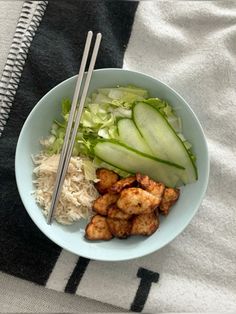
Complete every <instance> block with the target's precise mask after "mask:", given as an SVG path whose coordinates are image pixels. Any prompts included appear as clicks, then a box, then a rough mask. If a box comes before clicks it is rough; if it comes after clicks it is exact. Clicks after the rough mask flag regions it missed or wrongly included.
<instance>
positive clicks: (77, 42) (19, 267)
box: [0, 0, 138, 290]
mask: <svg viewBox="0 0 236 314" xmlns="http://www.w3.org/2000/svg"><path fill="white" fill-rule="evenodd" d="M137 5H138V3H137V2H133V1H129V2H123V1H120V2H119V1H112V2H109V1H93V2H90V1H89V2H86V1H74V0H64V1H52V0H51V1H49V3H48V7H47V10H46V13H45V16H44V18H43V20H42V22H41V25H40V27H39V29H38V31H37V33H36V36H35V38H34V40H33V42H32V44H31V46H30V49H29V54H28V58H27V61H26V64H25V67H24V70H23V73H22V77H21V80H20V84H19V87H18V91H17V94H16V97H15V100H14V103H13V105H12V109H11V112H10V117H9V120H8V122H7V124H6V126H5V129H4V132H3V135H2V137H1V141H0V204H1V205H0V252H1V253H0V270H1V271H4V272H7V273H9V274H12V275H15V276H18V277H21V278H24V279H27V280H30V281H33V282H35V283H38V284H41V285H45V283H46V282H47V279H48V277H49V275H50V273H51V271H52V269H53V267H54V265H55V262H56V261H57V258H58V256H59V254H60V251H61V249H60V248H59V247H58V246H57V245H55V244H53V243H52V242H51V241H50V240H48V239H47V238H46V237H45V236H44V235H43V234H42V233H41V232H40V231H39V230H38V228H37V227H36V226H35V225H34V224H33V222H32V221H31V219H30V218H29V216H28V215H27V213H26V211H25V209H24V206H23V204H22V202H21V200H20V197H19V195H18V191H17V188H16V183H15V175H14V157H15V148H16V143H17V139H18V136H19V133H20V130H21V128H22V125H23V123H24V121H25V119H26V117H27V116H28V114H29V112H30V111H31V109H32V108H33V107H34V105H35V104H36V103H37V102H38V100H39V99H40V98H41V97H42V96H43V95H44V94H45V93H46V92H47V91H49V90H50V89H51V88H52V87H53V86H55V85H56V84H58V83H59V82H61V81H62V80H64V79H66V78H68V77H70V76H72V75H74V74H75V73H77V71H78V68H79V62H80V59H81V55H82V50H83V46H84V40H85V35H86V33H87V31H88V30H90V29H91V30H93V31H94V32H97V31H100V32H101V33H102V34H103V41H102V45H101V50H100V52H99V57H98V60H97V64H96V67H97V68H102V67H122V64H123V56H124V52H125V49H126V46H127V44H128V41H129V37H130V33H131V29H132V24H133V20H134V15H135V11H136V8H137ZM42 123H43V122H42ZM72 279H73V278H72ZM72 279H71V280H72ZM68 285H69V283H68ZM71 286H72V285H71ZM68 289H69V288H68ZM70 289H71V288H70ZM70 289H69V290H70Z"/></svg>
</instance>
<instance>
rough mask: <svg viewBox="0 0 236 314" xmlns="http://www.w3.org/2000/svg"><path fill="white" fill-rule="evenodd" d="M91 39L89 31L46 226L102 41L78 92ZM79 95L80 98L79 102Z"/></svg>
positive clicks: (98, 38)
mask: <svg viewBox="0 0 236 314" xmlns="http://www.w3.org/2000/svg"><path fill="white" fill-rule="evenodd" d="M92 37H93V32H92V31H89V32H88V34H87V39H86V43H85V47H84V52H83V57H82V61H81V65H80V70H79V74H78V79H77V83H76V87H75V91H74V96H73V100H72V105H71V110H70V115H69V119H68V125H67V128H66V134H65V138H64V142H63V147H62V151H61V155H60V160H59V165H58V169H57V174H56V181H55V186H54V191H53V194H52V201H51V206H50V209H49V213H48V217H47V223H48V224H51V222H52V217H53V212H54V210H55V208H56V207H57V204H58V201H59V197H60V194H61V190H62V187H63V183H64V180H65V176H66V172H67V169H68V166H69V163H70V158H71V154H72V151H73V147H74V142H75V137H76V134H77V130H78V127H79V123H80V119H81V115H82V112H83V108H84V103H85V100H86V96H87V93H88V88H89V84H90V80H91V76H92V72H93V69H94V66H95V62H96V59H97V54H98V50H99V46H100V42H101V39H102V35H101V33H98V34H97V36H96V40H95V44H94V48H93V53H92V57H91V60H90V64H89V69H88V72H87V75H86V79H85V83H84V85H83V90H82V91H81V92H80V89H81V85H82V81H83V77H84V72H85V67H86V64H87V60H88V55H89V50H90V46H91V41H92ZM80 95H81V97H80V100H79V96H80ZM78 100H79V105H78V106H77V104H78Z"/></svg>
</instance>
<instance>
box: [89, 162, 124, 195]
mask: <svg viewBox="0 0 236 314" xmlns="http://www.w3.org/2000/svg"><path fill="white" fill-rule="evenodd" d="M96 175H97V178H98V179H99V180H100V181H99V182H97V183H95V187H96V189H97V190H98V192H99V193H100V194H105V193H107V192H108V190H109V188H110V187H111V186H112V185H113V184H114V183H116V182H117V181H118V180H119V176H118V174H117V173H115V172H114V171H112V170H108V169H104V168H101V169H97V171H96Z"/></svg>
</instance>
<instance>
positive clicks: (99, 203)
mask: <svg viewBox="0 0 236 314" xmlns="http://www.w3.org/2000/svg"><path fill="white" fill-rule="evenodd" d="M118 198H119V194H110V193H107V194H104V195H102V196H99V197H98V198H97V199H96V200H95V201H94V202H93V210H94V211H95V212H96V213H98V214H100V215H103V216H106V215H107V211H108V208H109V207H110V206H111V205H112V204H115V203H116V201H117V200H118Z"/></svg>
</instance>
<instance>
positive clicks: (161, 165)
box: [94, 141, 184, 187]
mask: <svg viewBox="0 0 236 314" xmlns="http://www.w3.org/2000/svg"><path fill="white" fill-rule="evenodd" d="M94 154H95V156H96V157H98V158H99V159H101V160H103V161H105V162H106V163H108V164H111V165H113V166H115V167H117V168H119V169H121V170H124V171H127V172H130V173H136V172H140V173H143V174H146V175H148V176H150V177H151V178H152V179H153V180H156V181H160V182H163V183H164V184H165V185H167V186H169V187H174V186H176V184H177V182H179V176H177V175H176V174H175V170H176V166H174V165H172V164H171V163H169V162H166V161H164V160H160V159H158V158H155V157H152V156H148V155H146V154H144V153H141V152H139V151H137V150H135V149H133V148H130V147H128V146H125V145H123V144H121V143H119V142H114V141H99V142H98V143H97V144H96V145H95V147H94ZM173 170H174V171H173ZM177 170H178V171H179V172H181V171H184V170H183V169H177Z"/></svg>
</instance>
